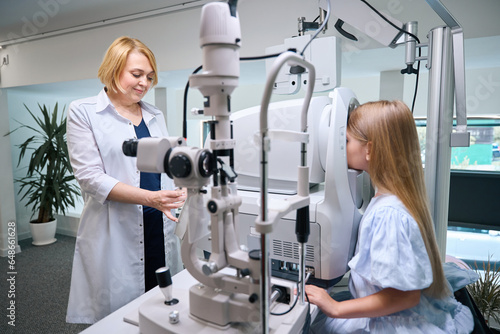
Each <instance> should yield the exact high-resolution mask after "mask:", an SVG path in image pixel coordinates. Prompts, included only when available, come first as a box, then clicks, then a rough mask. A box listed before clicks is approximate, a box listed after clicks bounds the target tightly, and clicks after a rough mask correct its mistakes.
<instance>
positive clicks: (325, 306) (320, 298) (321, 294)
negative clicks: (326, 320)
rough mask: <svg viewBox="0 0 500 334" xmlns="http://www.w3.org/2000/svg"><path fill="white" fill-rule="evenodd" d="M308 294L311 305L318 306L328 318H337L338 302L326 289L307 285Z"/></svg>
mask: <svg viewBox="0 0 500 334" xmlns="http://www.w3.org/2000/svg"><path fill="white" fill-rule="evenodd" d="M305 290H306V293H307V297H308V298H309V302H310V303H311V304H314V305H317V306H318V307H319V309H320V310H321V311H322V312H323V313H324V314H326V315H327V316H329V317H331V318H333V317H335V316H334V315H335V313H336V311H335V310H336V307H337V305H338V302H336V301H335V300H334V299H333V298H332V297H330V295H329V294H328V292H327V291H326V290H325V289H322V288H319V287H317V286H315V285H306V289H305Z"/></svg>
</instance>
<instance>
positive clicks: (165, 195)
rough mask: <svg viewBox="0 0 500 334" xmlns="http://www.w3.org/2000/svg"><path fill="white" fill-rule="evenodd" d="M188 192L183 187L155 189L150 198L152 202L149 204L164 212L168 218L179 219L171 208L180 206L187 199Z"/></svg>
mask: <svg viewBox="0 0 500 334" xmlns="http://www.w3.org/2000/svg"><path fill="white" fill-rule="evenodd" d="M186 197H187V196H186V192H185V191H183V190H182V189H178V190H159V191H154V192H153V193H152V196H151V198H150V202H151V204H150V205H149V206H151V207H153V208H155V209H158V210H160V211H161V212H163V213H164V214H165V215H166V216H167V217H168V219H170V220H173V221H174V222H176V221H177V218H175V217H174V216H173V215H172V213H171V212H170V210H172V209H177V208H180V207H182V206H183V205H184V202H185V201H186Z"/></svg>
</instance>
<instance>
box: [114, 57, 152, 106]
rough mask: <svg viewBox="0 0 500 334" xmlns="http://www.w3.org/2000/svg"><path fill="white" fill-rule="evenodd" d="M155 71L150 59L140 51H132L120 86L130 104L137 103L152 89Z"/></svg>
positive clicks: (121, 75)
mask: <svg viewBox="0 0 500 334" xmlns="http://www.w3.org/2000/svg"><path fill="white" fill-rule="evenodd" d="M154 75H155V73H154V71H153V68H152V67H151V64H150V63H149V60H148V58H147V57H146V56H145V55H143V54H142V53H140V52H138V51H132V52H131V53H129V55H128V57H127V62H126V63H125V67H124V68H123V71H122V73H121V74H120V85H121V87H122V88H123V89H124V91H125V93H124V94H123V95H125V96H124V97H126V98H127V99H128V100H130V102H133V103H137V102H139V101H140V100H142V98H143V97H144V95H146V93H147V92H148V90H149V88H150V87H151V83H152V82H153V78H154Z"/></svg>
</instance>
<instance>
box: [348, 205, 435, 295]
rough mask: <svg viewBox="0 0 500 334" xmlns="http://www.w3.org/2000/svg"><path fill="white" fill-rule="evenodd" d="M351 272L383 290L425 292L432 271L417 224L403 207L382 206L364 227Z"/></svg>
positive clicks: (351, 264)
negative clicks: (422, 290)
mask: <svg viewBox="0 0 500 334" xmlns="http://www.w3.org/2000/svg"><path fill="white" fill-rule="evenodd" d="M357 247H358V249H357V253H356V255H355V256H354V257H353V258H352V260H351V261H350V263H349V266H350V267H351V270H353V271H354V272H356V274H357V275H359V276H361V277H362V278H363V279H364V280H365V281H368V282H370V283H371V284H373V285H374V286H378V287H379V288H381V289H384V288H394V289H398V290H403V291H409V290H420V289H425V288H427V287H429V286H430V284H431V283H432V268H431V264H430V261H429V256H428V255H427V251H426V248H425V245H424V241H423V239H422V236H421V234H420V229H419V228H418V225H417V222H416V221H415V220H414V219H413V217H412V216H411V215H410V214H409V213H408V212H407V211H404V210H403V209H401V208H398V207H393V206H382V207H378V208H376V209H374V210H372V211H371V212H367V213H366V214H365V217H364V219H363V222H362V223H361V225H360V230H359V237H358V246H357Z"/></svg>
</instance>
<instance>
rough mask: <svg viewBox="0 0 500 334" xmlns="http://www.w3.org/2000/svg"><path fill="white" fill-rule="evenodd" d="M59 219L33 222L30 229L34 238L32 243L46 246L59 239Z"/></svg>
mask: <svg viewBox="0 0 500 334" xmlns="http://www.w3.org/2000/svg"><path fill="white" fill-rule="evenodd" d="M56 227H57V219H54V220H52V221H50V222H48V223H31V222H30V231H31V237H32V238H33V242H32V244H33V245H35V246H45V245H50V244H53V243H54V242H56V241H57V239H56V238H54V236H55V235H56Z"/></svg>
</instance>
